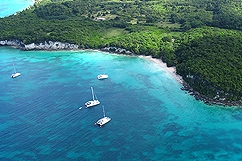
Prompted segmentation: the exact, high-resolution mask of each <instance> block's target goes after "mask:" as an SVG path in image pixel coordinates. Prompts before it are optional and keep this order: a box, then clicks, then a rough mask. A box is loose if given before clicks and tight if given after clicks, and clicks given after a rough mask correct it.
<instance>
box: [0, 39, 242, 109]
mask: <svg viewBox="0 0 242 161" xmlns="http://www.w3.org/2000/svg"><path fill="white" fill-rule="evenodd" d="M6 41H7V40H5V41H4V42H5V43H4V44H1V42H3V41H0V46H11V47H14V48H17V49H20V50H24V51H28V50H36V51H39V50H46V51H60V50H72V51H75V50H76V51H77V50H93V51H101V52H107V53H113V54H119V55H120V54H123V55H127V56H128V55H130V56H131V55H132V56H138V57H141V58H144V59H147V60H149V61H151V62H153V63H155V64H157V65H159V66H160V67H161V68H163V69H164V70H165V71H166V72H168V73H169V74H171V76H172V77H173V78H174V79H175V80H176V81H177V82H178V83H180V84H181V85H182V88H181V90H185V91H187V92H188V94H190V95H191V96H193V97H194V98H195V99H196V100H197V101H202V102H204V103H205V104H208V105H219V106H229V107H230V108H231V107H236V108H242V101H241V100H240V101H227V100H214V99H212V98H208V97H207V96H205V95H202V94H200V93H199V92H197V91H195V90H194V89H193V88H192V87H191V86H190V85H189V84H188V83H186V82H185V81H184V80H183V78H182V76H180V75H178V74H177V73H176V67H167V65H166V63H165V62H163V61H162V60H161V59H157V58H152V56H145V55H136V54H134V53H132V52H130V51H128V50H126V49H121V48H116V47H109V48H101V49H81V48H79V47H78V45H75V44H69V43H63V44H64V46H62V47H63V48H59V47H60V46H61V45H60V46H59V47H57V48H56V46H55V45H56V43H57V44H62V43H61V42H53V43H52V45H53V46H54V48H52V47H53V46H52V47H50V46H49V44H46V43H45V44H42V45H43V46H45V47H43V46H41V47H40V48H39V46H38V45H37V44H34V43H32V44H29V45H25V46H24V47H23V46H22V44H21V42H19V41H11V42H12V43H7V42H6ZM35 45H37V48H36V46H35ZM46 45H47V46H46ZM33 46H35V47H33ZM114 49H115V50H114Z"/></svg>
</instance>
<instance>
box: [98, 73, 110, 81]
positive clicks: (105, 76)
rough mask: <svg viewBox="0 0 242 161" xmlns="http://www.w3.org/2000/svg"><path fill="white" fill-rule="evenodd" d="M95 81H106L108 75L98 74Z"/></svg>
mask: <svg viewBox="0 0 242 161" xmlns="http://www.w3.org/2000/svg"><path fill="white" fill-rule="evenodd" d="M97 79H99V80H102V79H108V75H107V74H99V75H98V76H97Z"/></svg>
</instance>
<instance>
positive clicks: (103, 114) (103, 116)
mask: <svg viewBox="0 0 242 161" xmlns="http://www.w3.org/2000/svg"><path fill="white" fill-rule="evenodd" d="M103 117H105V111H104V106H103Z"/></svg>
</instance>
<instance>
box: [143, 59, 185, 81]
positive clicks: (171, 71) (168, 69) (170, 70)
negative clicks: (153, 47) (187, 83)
mask: <svg viewBox="0 0 242 161" xmlns="http://www.w3.org/2000/svg"><path fill="white" fill-rule="evenodd" d="M140 57H142V58H145V59H147V60H149V61H151V62H153V63H155V64H157V65H158V66H159V67H161V68H162V69H164V70H165V71H166V72H168V73H169V74H171V76H173V78H174V79H176V80H177V81H178V82H179V83H181V84H182V83H183V82H184V81H183V79H182V77H181V76H180V75H178V74H176V68H175V67H167V65H166V63H164V62H163V61H162V60H161V59H155V58H152V57H151V56H140Z"/></svg>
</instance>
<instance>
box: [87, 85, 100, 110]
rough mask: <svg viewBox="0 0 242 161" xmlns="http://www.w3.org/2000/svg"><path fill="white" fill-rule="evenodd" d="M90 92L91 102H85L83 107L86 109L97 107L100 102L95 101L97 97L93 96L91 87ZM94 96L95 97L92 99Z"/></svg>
mask: <svg viewBox="0 0 242 161" xmlns="http://www.w3.org/2000/svg"><path fill="white" fill-rule="evenodd" d="M91 90H92V100H91V101H88V102H86V103H85V104H84V105H85V106H86V107H87V108H88V107H92V106H96V105H99V104H100V102H99V101H98V99H97V96H96V95H95V94H94V91H93V88H92V87H91ZM94 96H95V97H94Z"/></svg>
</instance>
